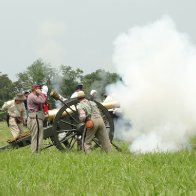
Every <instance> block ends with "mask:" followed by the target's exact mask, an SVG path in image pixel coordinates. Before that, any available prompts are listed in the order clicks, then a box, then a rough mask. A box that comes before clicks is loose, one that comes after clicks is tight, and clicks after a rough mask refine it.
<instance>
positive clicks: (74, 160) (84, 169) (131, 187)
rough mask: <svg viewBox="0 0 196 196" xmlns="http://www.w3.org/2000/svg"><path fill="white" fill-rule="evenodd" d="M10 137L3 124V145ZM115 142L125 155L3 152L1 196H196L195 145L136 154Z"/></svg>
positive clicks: (0, 158) (0, 129)
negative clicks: (179, 150)
mask: <svg viewBox="0 0 196 196" xmlns="http://www.w3.org/2000/svg"><path fill="white" fill-rule="evenodd" d="M8 137H10V133H9V131H8V129H7V127H6V125H5V123H0V140H1V144H3V143H5V142H4V141H5V140H6V139H8ZM116 143H118V145H119V146H121V148H122V149H123V151H122V152H117V151H115V150H113V152H112V153H110V154H105V153H103V152H101V151H100V149H97V150H95V151H93V152H92V153H91V154H89V155H85V154H82V153H79V152H77V151H70V152H60V151H58V150H56V149H55V148H54V147H52V148H49V149H46V150H43V151H42V152H41V153H40V154H37V155H34V154H31V152H30V148H29V146H28V147H24V148H20V149H17V150H9V151H2V152H0V176H1V181H0V195H2V196H4V195H39V196H40V195H41V196H42V195H112V196H113V195H196V149H195V147H194V148H193V150H191V151H181V152H177V153H155V154H150V153H149V154H145V155H144V154H141V155H134V154H131V153H130V152H129V151H128V145H127V144H126V143H123V142H116ZM191 143H192V145H193V146H195V144H196V139H195V138H193V139H192V141H191Z"/></svg>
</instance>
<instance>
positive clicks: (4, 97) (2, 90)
mask: <svg viewBox="0 0 196 196" xmlns="http://www.w3.org/2000/svg"><path fill="white" fill-rule="evenodd" d="M0 81H1V82H0V107H2V105H3V103H4V102H5V101H8V100H11V99H13V97H14V96H15V94H16V91H15V89H14V85H13V83H12V81H11V80H10V79H9V78H8V75H7V74H2V73H1V72H0Z"/></svg>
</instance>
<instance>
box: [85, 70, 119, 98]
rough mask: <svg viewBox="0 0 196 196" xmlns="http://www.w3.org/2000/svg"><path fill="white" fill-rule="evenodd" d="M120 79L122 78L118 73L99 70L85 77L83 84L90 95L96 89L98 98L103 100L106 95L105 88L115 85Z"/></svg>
mask: <svg viewBox="0 0 196 196" xmlns="http://www.w3.org/2000/svg"><path fill="white" fill-rule="evenodd" d="M119 79H120V77H119V76H118V74H116V73H110V72H106V71H105V70H102V69H98V70H96V71H95V72H92V73H90V74H87V75H85V76H84V77H83V78H82V83H83V85H84V89H85V92H86V93H87V94H89V93H90V91H91V90H92V89H95V90H97V92H98V97H99V98H100V99H102V98H103V95H104V93H105V87H106V86H107V85H109V84H112V83H115V82H116V81H117V80H119Z"/></svg>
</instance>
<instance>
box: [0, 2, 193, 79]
mask: <svg viewBox="0 0 196 196" xmlns="http://www.w3.org/2000/svg"><path fill="white" fill-rule="evenodd" d="M195 10H196V0H0V72H2V73H3V74H8V76H9V78H10V79H12V80H16V74H17V73H20V72H23V71H25V69H26V68H27V67H28V66H30V65H31V64H32V63H33V62H34V61H35V60H36V59H38V58H42V59H43V60H44V62H47V63H50V64H51V65H52V66H54V67H55V66H56V67H57V66H59V65H60V64H64V65H69V66H72V67H73V68H78V67H80V68H81V69H82V70H84V71H85V72H86V73H88V72H92V71H95V70H96V69H100V68H102V69H105V70H109V71H111V72H114V71H115V70H114V69H113V62H112V54H113V50H114V46H113V42H114V40H115V39H116V37H117V36H118V35H120V34H121V33H126V32H127V31H128V30H129V29H130V28H132V27H134V26H138V25H140V26H142V25H146V24H148V23H151V22H153V21H156V20H158V19H159V18H160V17H161V16H162V15H169V16H170V17H171V18H172V19H173V20H174V22H175V24H176V26H177V29H178V30H179V31H181V32H185V33H187V34H188V35H189V36H190V39H191V42H192V43H193V44H196V26H195V18H196V11H195Z"/></svg>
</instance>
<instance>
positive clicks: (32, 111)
mask: <svg viewBox="0 0 196 196" xmlns="http://www.w3.org/2000/svg"><path fill="white" fill-rule="evenodd" d="M28 112H29V113H36V112H42V111H41V110H38V111H34V110H29V111H28Z"/></svg>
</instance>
